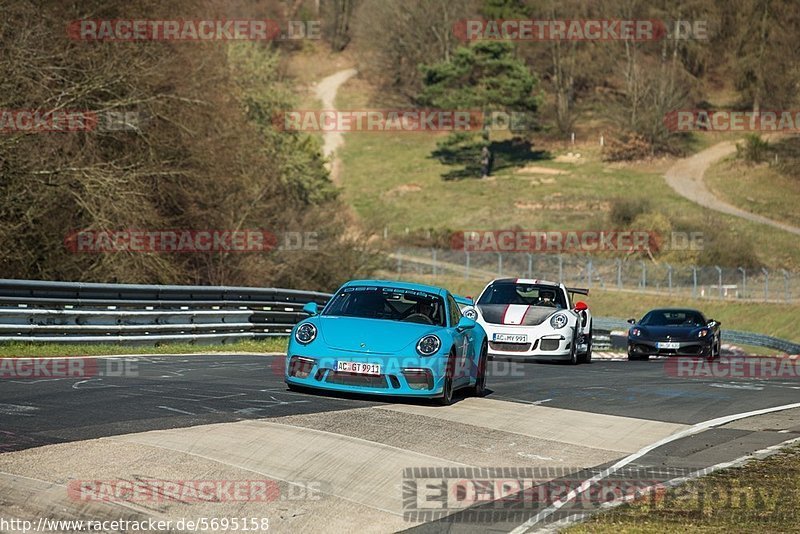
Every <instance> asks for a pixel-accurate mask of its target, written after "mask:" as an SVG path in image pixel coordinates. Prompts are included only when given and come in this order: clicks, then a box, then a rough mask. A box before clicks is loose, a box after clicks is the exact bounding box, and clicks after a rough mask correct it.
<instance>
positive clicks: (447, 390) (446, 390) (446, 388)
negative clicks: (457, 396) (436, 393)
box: [437, 353, 456, 406]
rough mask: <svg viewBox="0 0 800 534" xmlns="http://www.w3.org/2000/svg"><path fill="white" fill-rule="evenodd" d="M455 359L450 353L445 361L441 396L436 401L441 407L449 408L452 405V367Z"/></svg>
mask: <svg viewBox="0 0 800 534" xmlns="http://www.w3.org/2000/svg"><path fill="white" fill-rule="evenodd" d="M455 361H456V360H455V358H454V356H453V354H452V353H450V356H449V357H448V359H447V369H445V372H444V385H443V386H442V396H441V397H439V398H438V399H437V400H438V402H439V404H440V405H442V406H450V405H451V404H453V366H454V365H455Z"/></svg>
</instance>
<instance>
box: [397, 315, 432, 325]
mask: <svg viewBox="0 0 800 534" xmlns="http://www.w3.org/2000/svg"><path fill="white" fill-rule="evenodd" d="M420 319H422V320H420ZM403 321H407V322H409V323H421V324H433V321H432V320H431V318H430V317H428V316H427V315H425V314H423V313H412V314H411V315H409V316H408V317H406V318H404V319H403Z"/></svg>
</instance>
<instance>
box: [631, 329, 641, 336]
mask: <svg viewBox="0 0 800 534" xmlns="http://www.w3.org/2000/svg"><path fill="white" fill-rule="evenodd" d="M631 335H632V336H634V337H639V336H641V335H642V331H641V330H639V329H638V328H631Z"/></svg>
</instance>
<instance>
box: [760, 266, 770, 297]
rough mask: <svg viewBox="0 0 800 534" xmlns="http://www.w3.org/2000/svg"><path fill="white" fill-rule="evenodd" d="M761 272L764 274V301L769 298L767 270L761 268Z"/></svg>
mask: <svg viewBox="0 0 800 534" xmlns="http://www.w3.org/2000/svg"><path fill="white" fill-rule="evenodd" d="M761 272H762V273H763V274H764V302H766V301H768V300H769V271H768V270H767V269H766V268H762V269H761Z"/></svg>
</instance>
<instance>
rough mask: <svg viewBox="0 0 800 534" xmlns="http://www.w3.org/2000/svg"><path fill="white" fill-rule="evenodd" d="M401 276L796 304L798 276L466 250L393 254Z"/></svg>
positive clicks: (406, 250)
mask: <svg viewBox="0 0 800 534" xmlns="http://www.w3.org/2000/svg"><path fill="white" fill-rule="evenodd" d="M391 257H392V260H393V261H394V263H395V269H396V271H397V275H398V277H402V276H403V275H409V274H411V275H413V274H416V275H432V276H433V279H434V280H435V279H436V278H437V277H439V276H441V277H445V276H448V277H452V276H462V277H463V278H464V279H467V280H469V279H480V280H487V281H488V280H489V279H491V278H497V277H518V278H540V279H543V280H552V281H558V282H564V283H565V284H568V285H574V286H582V287H587V288H590V289H591V288H595V289H614V290H620V291H625V290H630V291H639V292H649V293H658V294H666V295H673V296H678V297H689V298H697V299H701V298H708V299H722V300H758V301H766V302H786V303H797V302H798V301H799V300H800V273H796V272H790V271H787V270H784V269H780V270H767V269H758V270H754V269H750V270H748V269H745V268H743V267H738V268H737V267H718V266H694V265H688V266H687V265H669V264H666V263H655V262H653V261H652V260H642V259H610V258H597V257H591V256H584V255H576V254H527V253H519V252H507V253H494V252H465V251H461V250H452V249H426V248H401V249H397V250H396V252H395V253H394V254H392V255H391Z"/></svg>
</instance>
